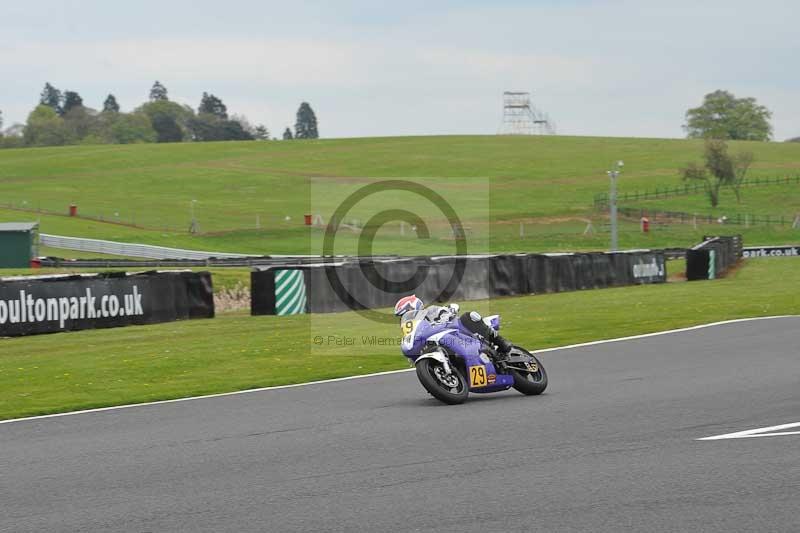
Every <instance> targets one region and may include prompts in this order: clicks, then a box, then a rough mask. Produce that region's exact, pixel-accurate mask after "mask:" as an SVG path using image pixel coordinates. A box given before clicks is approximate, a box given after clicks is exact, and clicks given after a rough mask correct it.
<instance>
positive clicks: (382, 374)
mask: <svg viewBox="0 0 800 533" xmlns="http://www.w3.org/2000/svg"><path fill="white" fill-rule="evenodd" d="M798 317H800V315H776V316H761V317H753V318H737V319H735V320H723V321H721V322H712V323H710V324H700V325H698V326H690V327H686V328H679V329H670V330H666V331H657V332H655V333H645V334H643V335H632V336H629V337H619V338H616V339H604V340H600V341H591V342H582V343H579V344H570V345H567V346H558V347H556V348H545V349H542V350H537V351H535V352H534V353H537V354H539V353H544V352H555V351H558V350H569V349H572V348H582V347H584V346H595V345H597V344H607V343H609V342H621V341H629V340H634V339H644V338H647V337H656V336H659V335H670V334H672V333H681V332H684V331H693V330H697V329H704V328H710V327H714V326H722V325H724V324H735V323H737V322H751V321H756V320H771V319H775V318H798ZM413 371H414V369H413V368H406V369H403V370H390V371H388V372H376V373H374V374H363V375H360V376H347V377H344V378H335V379H324V380H320V381H309V382H307V383H295V384H293V385H277V386H274V387H262V388H259V389H247V390H241V391H234V392H222V393H218V394H206V395H203V396H190V397H187V398H175V399H174V400H159V401H155V402H143V403H131V404H125V405H114V406H111V407H100V408H97V409H85V410H82V411H69V412H66V413H55V414H52V415H40V416H29V417H25V418H11V419H8V420H0V425H2V424H11V423H14V422H26V421H29V420H42V419H45V418H60V417H64V416H73V415H82V414H87V413H102V412H104V411H116V410H119V409H129V408H131V407H146V406H149V405H161V404H168V403H178V402H189V401H193V400H202V399H206V398H220V397H224V396H236V395H238V394H250V393H253V392H264V391H270V390H280V389H291V388H295V387H308V386H310V385H320V384H324V383H336V382H338V381H349V380H353V379H363V378H371V377H375V376H387V375H391V374H400V373H403V372H413ZM798 433H800V432H798ZM765 436H766V435H765Z"/></svg>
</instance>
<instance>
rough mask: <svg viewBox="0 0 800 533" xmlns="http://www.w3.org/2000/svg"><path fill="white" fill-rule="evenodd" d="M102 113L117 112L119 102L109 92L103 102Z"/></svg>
mask: <svg viewBox="0 0 800 533" xmlns="http://www.w3.org/2000/svg"><path fill="white" fill-rule="evenodd" d="M103 113H119V104H118V103H117V98H116V97H115V96H114V95H113V94H109V95H108V97H106V101H105V102H103Z"/></svg>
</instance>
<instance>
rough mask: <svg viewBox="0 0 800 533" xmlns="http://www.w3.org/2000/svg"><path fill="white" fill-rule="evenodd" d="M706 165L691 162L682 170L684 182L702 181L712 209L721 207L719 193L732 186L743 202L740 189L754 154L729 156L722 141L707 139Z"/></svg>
mask: <svg viewBox="0 0 800 533" xmlns="http://www.w3.org/2000/svg"><path fill="white" fill-rule="evenodd" d="M703 159H704V164H703V165H702V166H701V165H699V164H697V163H695V162H690V163H688V164H687V165H686V167H684V168H682V169H681V170H680V172H681V176H682V178H683V180H684V181H686V182H690V181H700V182H702V183H703V185H704V186H705V190H706V194H707V195H708V199H709V201H710V202H711V207H717V205H719V191H720V189H721V188H722V187H723V186H730V187H732V188H733V190H734V193H735V194H736V201H737V202H741V196H740V187H741V185H742V182H743V181H744V178H745V176H746V174H747V171H748V169H749V168H750V165H751V164H752V163H753V159H754V158H753V154H752V153H750V152H742V153H739V154H737V155H735V156H731V155H730V154H728V145H727V143H726V142H725V141H723V140H721V139H706V145H705V151H704V153H703Z"/></svg>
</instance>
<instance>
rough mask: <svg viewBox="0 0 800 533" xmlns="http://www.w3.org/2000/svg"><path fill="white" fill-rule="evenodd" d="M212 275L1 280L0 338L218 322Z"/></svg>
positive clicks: (188, 274) (87, 276)
mask: <svg viewBox="0 0 800 533" xmlns="http://www.w3.org/2000/svg"><path fill="white" fill-rule="evenodd" d="M213 317H214V295H213V289H212V285H211V274H210V273H208V272H147V273H142V274H132V275H127V274H125V273H124V272H118V273H116V272H115V273H108V274H99V275H75V276H51V277H39V278H19V279H6V280H2V281H0V336H3V337H12V336H20V335H35V334H39V333H56V332H60V331H75V330H81V329H95V328H112V327H120V326H128V325H134V324H137V325H141V324H156V323H159V322H171V321H173V320H183V319H191V318H213Z"/></svg>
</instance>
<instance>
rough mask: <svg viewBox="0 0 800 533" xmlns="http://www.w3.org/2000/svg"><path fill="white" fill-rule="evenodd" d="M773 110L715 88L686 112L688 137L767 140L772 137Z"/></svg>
mask: <svg viewBox="0 0 800 533" xmlns="http://www.w3.org/2000/svg"><path fill="white" fill-rule="evenodd" d="M771 117H772V113H771V112H770V111H769V110H768V109H767V108H766V107H764V106H762V105H759V104H757V103H756V100H755V98H736V97H735V96H734V95H733V94H731V93H729V92H728V91H714V92H713V93H709V94H707V95H706V96H705V98H704V99H703V104H702V105H701V106H700V107H695V108H694V109H690V110H688V111H687V112H686V125H685V126H684V129H685V130H686V132H687V134H688V136H689V137H690V138H708V137H710V138H713V139H731V140H743V141H768V140H770V138H771V137H772V125H771V124H770V123H769V119H770V118H771Z"/></svg>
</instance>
